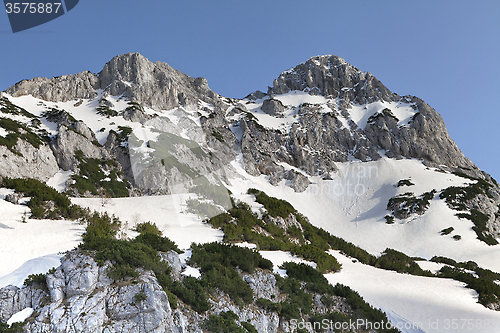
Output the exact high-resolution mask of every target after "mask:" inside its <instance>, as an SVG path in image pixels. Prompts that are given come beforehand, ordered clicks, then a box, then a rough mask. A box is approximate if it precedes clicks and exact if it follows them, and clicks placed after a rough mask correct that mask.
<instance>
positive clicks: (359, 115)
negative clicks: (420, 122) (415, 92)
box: [348, 101, 416, 129]
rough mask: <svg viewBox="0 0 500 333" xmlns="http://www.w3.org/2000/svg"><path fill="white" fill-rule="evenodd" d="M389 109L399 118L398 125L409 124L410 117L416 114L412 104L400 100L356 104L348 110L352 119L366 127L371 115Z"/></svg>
mask: <svg viewBox="0 0 500 333" xmlns="http://www.w3.org/2000/svg"><path fill="white" fill-rule="evenodd" d="M386 108H387V109H389V110H391V111H392V114H393V115H394V116H395V117H396V118H398V120H399V121H398V125H399V126H402V125H408V122H409V121H410V119H411V118H412V117H413V115H415V113H416V111H415V110H414V109H413V108H412V107H411V105H410V104H406V103H400V102H380V101H378V102H373V103H369V104H363V105H359V104H354V105H352V107H351V108H350V109H349V110H348V112H349V114H350V116H351V119H352V120H353V121H354V122H355V123H356V125H358V127H360V128H362V129H364V128H365V126H366V123H367V121H368V118H370V117H371V116H373V115H375V114H377V113H380V112H382V110H384V109H386Z"/></svg>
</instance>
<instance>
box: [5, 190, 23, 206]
mask: <svg viewBox="0 0 500 333" xmlns="http://www.w3.org/2000/svg"><path fill="white" fill-rule="evenodd" d="M23 197H24V194H23V193H22V192H21V193H9V194H7V195H5V201H7V202H10V203H13V204H14V205H17V204H18V203H19V200H21V199H22V198H23Z"/></svg>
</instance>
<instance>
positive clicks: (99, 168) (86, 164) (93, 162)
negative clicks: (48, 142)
mask: <svg viewBox="0 0 500 333" xmlns="http://www.w3.org/2000/svg"><path fill="white" fill-rule="evenodd" d="M75 157H76V159H77V160H78V162H79V164H78V170H79V174H76V175H73V176H72V179H73V180H74V184H72V185H71V186H70V187H71V188H74V189H75V190H77V191H78V193H79V194H80V195H84V194H85V193H86V192H87V191H88V192H89V193H90V194H92V195H102V196H107V197H113V198H119V197H128V195H129V192H128V188H130V183H129V182H128V181H127V180H126V179H123V178H120V177H122V176H123V173H122V172H121V171H119V170H118V163H117V162H116V161H114V160H101V159H97V158H87V157H83V152H82V151H81V150H77V151H76V152H75Z"/></svg>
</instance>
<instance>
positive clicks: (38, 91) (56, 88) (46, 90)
mask: <svg viewBox="0 0 500 333" xmlns="http://www.w3.org/2000/svg"><path fill="white" fill-rule="evenodd" d="M98 88H99V78H98V77H97V75H95V74H92V73H90V72H81V73H78V74H74V75H64V76H58V77H54V78H52V79H47V78H45V77H43V78H40V77H37V78H34V79H32V80H22V81H20V82H18V83H16V84H15V85H13V86H12V87H10V88H8V89H7V90H6V92H7V93H9V94H11V95H12V96H14V97H18V96H23V95H32V96H34V97H38V98H41V99H43V100H46V101H51V102H66V101H71V100H74V99H78V98H83V99H86V98H94V97H96V96H97V93H96V92H95V90H96V89H98Z"/></svg>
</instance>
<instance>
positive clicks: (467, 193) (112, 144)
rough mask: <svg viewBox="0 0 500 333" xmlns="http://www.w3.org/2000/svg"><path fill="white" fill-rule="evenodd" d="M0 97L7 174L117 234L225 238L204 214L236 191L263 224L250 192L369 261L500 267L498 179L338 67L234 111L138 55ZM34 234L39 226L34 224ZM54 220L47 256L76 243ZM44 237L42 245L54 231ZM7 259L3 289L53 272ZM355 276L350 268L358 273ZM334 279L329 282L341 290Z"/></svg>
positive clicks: (435, 126)
mask: <svg viewBox="0 0 500 333" xmlns="http://www.w3.org/2000/svg"><path fill="white" fill-rule="evenodd" d="M1 98H2V99H1V101H2V104H1V106H2V109H1V111H2V112H1V113H0V121H1V123H0V125H1V126H0V127H1V132H0V150H1V151H2V152H3V153H2V159H1V161H0V177H10V178H35V179H39V180H41V181H43V182H47V181H48V182H49V184H57V185H58V190H59V191H67V193H69V194H70V195H71V196H72V197H73V198H72V202H73V203H77V204H78V205H80V206H83V207H89V208H90V209H91V210H96V211H100V212H108V213H110V214H115V215H116V216H117V217H119V218H120V220H122V222H123V223H124V224H125V226H124V227H123V229H122V230H121V233H122V236H123V237H127V236H128V237H135V236H136V235H137V233H135V232H134V231H132V230H131V229H132V228H133V227H134V226H135V225H136V224H137V223H139V222H145V221H151V222H154V223H155V224H156V225H157V226H158V227H159V228H160V230H161V231H162V232H163V234H164V235H167V236H168V237H169V238H171V239H172V240H173V241H175V242H176V243H177V244H178V245H179V246H180V247H181V248H182V249H187V248H189V246H190V244H191V242H193V241H195V242H200V243H205V242H209V241H214V240H220V239H221V237H222V233H221V231H220V230H215V229H213V228H211V227H210V226H208V225H206V224H204V223H203V222H202V221H203V219H205V218H210V217H213V216H216V215H218V214H220V213H221V212H223V211H228V210H229V209H230V208H231V207H232V206H233V203H234V202H233V199H232V198H231V197H230V196H232V197H233V198H234V199H237V200H242V201H243V202H247V203H248V204H249V205H250V207H252V209H253V211H254V212H255V214H257V215H259V216H261V215H262V211H261V210H262V206H261V205H259V204H258V203H256V202H255V200H254V198H253V197H252V196H251V195H248V194H247V191H248V189H250V188H257V189H259V190H263V191H265V192H266V193H268V194H269V195H271V196H274V197H278V198H281V199H285V200H287V201H288V202H290V203H291V204H292V205H293V206H294V207H295V208H296V209H297V210H298V211H299V212H300V213H302V214H304V215H305V216H306V217H308V218H309V220H310V222H311V223H312V224H313V225H315V226H317V227H321V228H323V229H324V230H326V231H328V232H330V233H331V234H333V235H335V236H338V237H341V238H343V239H345V240H346V241H349V242H351V243H353V244H355V245H358V246H360V247H361V248H363V249H365V250H367V251H368V252H369V253H370V254H372V255H374V256H380V254H381V253H382V252H383V251H384V250H385V249H386V248H392V249H396V250H398V251H401V252H403V253H405V254H406V255H409V256H412V257H416V256H418V257H421V258H423V259H427V260H430V259H431V258H432V257H434V256H444V257H449V258H452V259H454V260H456V261H460V262H464V261H469V260H473V261H475V262H477V264H479V266H480V267H483V268H489V269H492V270H494V271H500V266H499V264H498V260H496V258H498V246H494V245H495V244H497V241H496V239H495V238H498V236H499V234H500V227H499V226H500V188H499V186H498V184H497V183H496V181H495V180H494V179H492V178H491V177H490V176H489V175H488V174H486V173H485V172H483V171H481V170H480V169H479V168H477V167H476V166H475V165H474V164H473V162H471V161H470V160H469V159H467V158H466V157H465V156H464V155H463V154H462V153H461V151H460V150H459V149H458V147H457V146H456V144H455V143H454V142H453V140H452V139H451V138H450V137H449V135H448V133H447V131H446V127H445V125H444V122H443V120H442V118H441V117H440V116H439V114H437V113H436V111H435V110H434V109H432V108H431V107H430V106H429V105H427V104H426V103H425V102H424V101H422V100H421V99H419V98H417V97H413V96H403V97H402V96H399V95H397V94H394V93H392V92H391V91H390V90H389V89H387V88H386V87H385V86H384V85H383V84H382V83H381V82H380V81H378V80H377V79H376V78H375V77H373V76H372V75H371V74H370V73H367V72H361V71H360V70H358V69H357V68H355V67H353V66H351V65H349V64H348V63H347V62H345V60H343V59H342V58H339V57H336V56H318V57H313V58H311V59H309V60H307V61H306V62H305V63H303V64H300V65H298V66H296V67H294V68H293V69H290V70H287V71H285V72H283V73H281V74H280V75H279V77H278V78H277V79H276V80H275V81H274V83H273V87H272V88H270V89H269V91H268V92H266V93H262V92H255V93H252V94H250V95H248V96H247V97H246V98H244V99H241V100H236V99H230V98H225V97H223V96H220V95H218V94H216V93H214V92H213V91H211V90H210V88H209V87H208V85H207V82H206V80H205V79H203V78H190V77H189V76H187V75H185V74H182V73H180V72H178V71H176V70H174V69H173V68H171V67H170V66H168V65H167V64H165V63H160V62H157V63H151V62H149V60H147V59H146V58H144V57H143V56H142V55H140V54H137V53H135V54H126V55H121V56H117V57H115V58H113V59H112V60H111V61H110V62H108V63H107V64H106V65H105V66H104V68H103V70H102V71H101V72H100V73H98V74H93V73H89V72H82V73H79V74H76V75H68V76H62V77H57V78H52V79H46V78H36V79H33V80H24V81H21V82H19V83H17V84H16V85H14V86H12V87H10V88H9V89H7V90H6V92H4V93H2V96H1ZM228 190H230V192H229V191H228ZM2 191H4V192H2V195H3V197H4V198H5V199H8V200H10V201H11V202H12V203H11V202H6V201H3V200H2V202H4V204H3V205H4V206H5V207H6V209H8V210H9V211H11V213H9V214H8V216H6V217H4V218H3V219H2V220H0V223H1V224H0V226H2V228H3V226H5V228H10V229H9V233H10V234H12V235H17V236H16V237H18V236H19V235H21V234H22V233H23V230H24V228H22V227H20V226H19V225H18V224H17V223H18V221H20V220H21V219H22V216H23V215H22V214H23V212H24V211H26V212H27V213H26V215H28V214H30V209H29V208H25V207H23V206H19V205H18V203H19V201H18V200H14V199H13V197H12V195H11V196H9V197H7V194H12V191H11V190H6V189H2ZM4 193H5V194H4ZM152 194H155V195H156V196H154V197H153V196H147V195H152ZM128 196H130V198H126V197H128ZM110 197H123V198H115V199H110ZM25 201H26V200H24V201H23V200H21V201H20V202H21V203H22V202H25ZM43 209H44V211H43V213H41V216H39V218H40V217H43V218H51V216H52V215H54V214H52V215H51V209H52V208H51V207H50V205H48V204H45V206H43ZM33 213H34V211H33V209H31V214H33ZM25 218H26V217H25ZM32 223H33V224H34V223H38V220H33V219H29V215H28V225H31V224H32ZM44 223H45V222H44ZM49 223H50V222H49ZM60 225H61V226H60V227H59V228H61V230H64V232H66V233H67V234H68V235H72V236H69V237H71V238H72V241H71V242H65V243H64V244H61V247H60V248H58V249H57V250H51V251H54V252H58V251H65V250H68V249H70V248H72V247H73V246H74V245H75V243H76V242H77V241H78V239H79V237H80V236H81V228H77V229H78V232H77V231H76V230H72V229H73V228H74V225H73V224H72V223H71V222H69V221H66V222H61V224H60ZM450 228H451V229H450ZM443 230H449V232H448V233H447V234H446V233H445V232H443ZM450 230H451V231H450ZM45 231H46V234H47V236H42V238H43V239H44V240H46V241H48V238H46V237H50V235H51V233H52V232H50V230H45ZM5 235H7V233H6V234H5ZM9 238H11V236H9V237H6V238H5V239H4V240H5V242H6V244H7V243H9ZM488 244H489V245H488ZM28 249H29V250H31V251H33V250H34V247H33V248H31V247H28ZM9 251H12V252H10V253H14V255H13V256H12V258H13V260H12V263H11V264H10V265H9V266H8V268H5V271H2V273H1V275H3V276H4V278H3V279H2V278H1V276H0V281H6V282H8V281H15V282H16V283H20V282H21V280H22V277H20V275H22V274H21V273H20V272H24V275H27V274H29V273H42V270H44V269H45V268H46V267H45V266H44V265H43V264H42V265H38V266H37V267H38V268H36V267H35V268H33V269H31V270H30V268H26V269H24V270H23V269H21V270H20V271H18V273H17V275H16V277H14V275H8V274H9V273H12V272H13V271H14V270H15V268H16V267H15V263H14V261H16V260H17V261H19V264H18V266H21V264H22V263H23V262H25V261H27V260H29V259H33V258H35V257H36V256H37V255H36V254H33V252H32V253H31V255H26V254H25V253H22V251H18V250H17V249H16V248H15V246H12V249H11V250H9ZM28 252H29V251H28ZM43 254H44V255H45V254H47V255H50V254H51V253H50V252H44V253H43ZM2 255H5V256H7V255H8V254H7V253H4V254H2ZM50 258H52V257H50ZM52 259H53V258H52ZM52 259H50V260H52ZM50 260H48V261H47V262H49V261H50ZM2 262H3V261H2ZM52 262H53V261H52ZM423 265H425V264H423ZM26 267H28V266H26ZM42 267H43V268H42ZM350 267H351V266H348V265H346V267H344V269H346V270H348V269H354V270H356V269H358V268H352V267H351V268H350ZM37 269H38V270H37ZM373 269H376V268H373ZM353 274H357V273H353ZM374 274H377V273H374ZM382 274H384V273H382ZM395 274H396V273H395ZM335 275H336V274H333V276H332V277H331V278H330V277H329V279H331V281H340V280H339V279H340V278H339V279H337V278H336V277H335ZM347 275H348V274H347ZM399 275H401V274H399ZM399 275H398V278H401V279H403V280H405V277H404V275H403V276H401V277H399ZM339 276H340V275H339ZM433 279H437V278H433ZM343 282H344V283H347V282H346V281H345V280H343ZM439 283H441V282H438V283H437V284H439ZM452 283H454V282H452ZM353 286H358V285H356V284H355V283H354V281H353ZM455 287H456V284H454V285H453V287H451V285H450V288H455ZM364 291H365V292H366V290H364ZM433 292H434V291H433ZM367 295H368V298H369V299H370V301H371V302H372V303H373V304H376V305H377V306H380V307H382V308H383V310H384V311H386V312H387V313H388V314H392V315H394V317H392V319H391V320H394V322H411V321H416V320H418V319H419V318H420V317H415V316H412V315H410V314H409V313H411V312H412V311H414V312H415V311H417V312H418V311H419V309H422V308H423V307H425V304H426V303H425V302H423V303H422V304H423V305H422V304H420V305H415V307H413V308H411V311H407V312H404V313H398V311H397V308H396V307H397V306H398V305H397V304H398V303H397V302H387V301H385V300H383V301H380V302H379V300H380V299H377V298H376V297H374V296H373V295H371V294H369V293H368V292H367ZM473 297H474V296H473V295H472V294H470V297H469V298H468V299H467V302H469V303H470V302H471V301H472V300H473ZM469 303H468V304H469ZM477 306H479V307H481V305H479V304H477ZM492 307H495V306H494V305H492ZM436 311H437V310H436ZM461 311H462V310H461ZM463 311H466V310H463ZM481 311H483V310H481ZM484 311H487V310H484ZM450 313H453V309H452V308H447V309H443V310H442V311H441V312H439V311H438V312H436V313H435V314H429V316H431V315H434V316H435V317H433V318H438V319H443V318H446V316H447V315H448V316H449V314H450ZM457 313H458V312H457ZM496 315H497V313H494V314H491V318H497V317H495V316H496ZM398 316H399V317H398ZM396 317H397V318H399V319H397V318H396ZM486 317H488V316H486ZM488 318H489V317H488ZM430 319H431V318H430ZM424 331H428V330H424ZM429 331H432V330H429Z"/></svg>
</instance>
